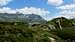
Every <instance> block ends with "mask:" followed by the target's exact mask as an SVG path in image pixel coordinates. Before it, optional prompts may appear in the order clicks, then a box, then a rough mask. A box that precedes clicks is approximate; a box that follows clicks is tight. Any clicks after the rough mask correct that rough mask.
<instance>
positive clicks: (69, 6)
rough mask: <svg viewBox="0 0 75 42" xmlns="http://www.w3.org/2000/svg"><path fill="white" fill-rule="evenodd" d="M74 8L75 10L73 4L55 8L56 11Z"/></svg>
mask: <svg viewBox="0 0 75 42" xmlns="http://www.w3.org/2000/svg"><path fill="white" fill-rule="evenodd" d="M74 8H75V4H67V5H63V6H59V7H57V9H67V10H70V9H74Z"/></svg>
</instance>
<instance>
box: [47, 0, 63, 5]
mask: <svg viewBox="0 0 75 42" xmlns="http://www.w3.org/2000/svg"><path fill="white" fill-rule="evenodd" d="M63 2H64V1H63V0H48V2H47V3H48V4H50V5H55V6H58V5H61V4H62V3H63Z"/></svg>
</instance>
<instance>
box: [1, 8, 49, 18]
mask: <svg viewBox="0 0 75 42" xmlns="http://www.w3.org/2000/svg"><path fill="white" fill-rule="evenodd" d="M17 12H18V13H22V14H36V15H40V16H42V17H43V18H44V19H47V16H48V15H50V12H49V11H47V10H45V9H41V8H36V7H25V8H21V9H15V10H13V9H11V8H8V7H3V8H0V13H9V14H16V13H17Z"/></svg>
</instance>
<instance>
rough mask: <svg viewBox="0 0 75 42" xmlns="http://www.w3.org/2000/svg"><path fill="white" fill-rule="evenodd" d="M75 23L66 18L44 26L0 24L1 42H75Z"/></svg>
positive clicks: (56, 19) (35, 24)
mask: <svg viewBox="0 0 75 42" xmlns="http://www.w3.org/2000/svg"><path fill="white" fill-rule="evenodd" d="M74 23H75V21H74V19H66V18H64V17H60V18H55V19H53V20H50V21H48V22H47V23H44V24H41V23H27V22H0V42H75V25H74Z"/></svg>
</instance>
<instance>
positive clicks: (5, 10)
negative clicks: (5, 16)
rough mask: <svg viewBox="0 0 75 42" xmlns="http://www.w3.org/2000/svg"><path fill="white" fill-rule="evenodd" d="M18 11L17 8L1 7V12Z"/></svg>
mask: <svg viewBox="0 0 75 42" xmlns="http://www.w3.org/2000/svg"><path fill="white" fill-rule="evenodd" d="M16 12H17V11H16V10H12V9H11V8H8V7H3V8H0V13H9V14H10V13H12V14H14V13H16Z"/></svg>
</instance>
